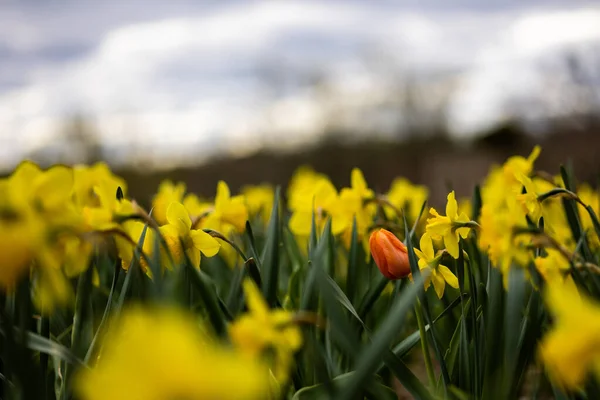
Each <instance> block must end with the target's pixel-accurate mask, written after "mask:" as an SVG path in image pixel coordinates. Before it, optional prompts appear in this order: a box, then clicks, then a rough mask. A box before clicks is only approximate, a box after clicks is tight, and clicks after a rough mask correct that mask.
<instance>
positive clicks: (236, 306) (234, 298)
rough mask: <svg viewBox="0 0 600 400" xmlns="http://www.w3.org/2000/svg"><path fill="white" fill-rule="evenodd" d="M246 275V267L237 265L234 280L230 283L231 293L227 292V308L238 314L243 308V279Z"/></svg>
mask: <svg viewBox="0 0 600 400" xmlns="http://www.w3.org/2000/svg"><path fill="white" fill-rule="evenodd" d="M245 276H246V268H244V267H235V269H234V271H233V280H232V281H231V282H230V283H229V293H228V294H227V301H226V304H227V308H228V309H229V310H230V311H231V312H232V313H233V315H236V314H237V313H238V311H239V310H240V308H241V305H242V301H241V300H242V299H243V297H244V293H243V291H242V281H243V280H244V277H245Z"/></svg>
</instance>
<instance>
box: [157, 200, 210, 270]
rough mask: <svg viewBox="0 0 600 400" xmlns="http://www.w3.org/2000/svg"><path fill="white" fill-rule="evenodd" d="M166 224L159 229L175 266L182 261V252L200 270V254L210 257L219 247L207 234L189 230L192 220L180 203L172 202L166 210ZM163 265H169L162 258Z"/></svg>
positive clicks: (167, 261) (197, 230)
mask: <svg viewBox="0 0 600 400" xmlns="http://www.w3.org/2000/svg"><path fill="white" fill-rule="evenodd" d="M167 222H168V223H167V224H166V225H163V226H161V227H160V233H161V234H162V235H163V237H164V238H165V241H166V242H167V246H168V248H169V251H170V253H171V256H172V257H173V261H174V262H175V263H176V264H180V263H182V262H183V261H184V255H183V254H184V252H185V254H186V255H187V257H188V258H189V260H190V262H191V263H192V265H193V266H194V267H196V268H200V253H201V252H202V254H204V255H205V256H207V257H212V256H214V255H215V254H217V252H218V251H219V247H221V245H220V244H219V242H217V240H216V239H215V238H213V237H212V236H210V235H209V234H208V233H206V232H204V231H202V230H199V229H191V228H192V220H191V219H190V216H189V214H188V212H187V210H186V209H185V207H184V206H183V204H181V203H177V202H172V203H171V204H169V207H168V208H167ZM163 263H164V264H165V265H170V263H169V259H168V257H164V258H163Z"/></svg>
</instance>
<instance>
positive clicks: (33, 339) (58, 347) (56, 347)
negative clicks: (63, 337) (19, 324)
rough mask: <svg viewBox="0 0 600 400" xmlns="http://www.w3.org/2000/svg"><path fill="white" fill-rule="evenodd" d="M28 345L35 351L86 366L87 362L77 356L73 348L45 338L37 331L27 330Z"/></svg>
mask: <svg viewBox="0 0 600 400" xmlns="http://www.w3.org/2000/svg"><path fill="white" fill-rule="evenodd" d="M27 347H29V349H31V350H33V351H39V352H40V353H44V354H48V355H50V356H52V357H56V358H57V359H59V360H62V361H65V362H67V363H69V364H72V365H75V366H84V365H85V363H84V362H83V361H82V360H81V359H80V358H79V357H77V355H75V354H74V353H73V352H72V351H71V350H69V349H68V348H66V347H65V346H63V345H62V344H60V343H56V342H55V341H53V340H50V339H48V338H45V337H43V336H41V335H38V334H37V333H33V332H27Z"/></svg>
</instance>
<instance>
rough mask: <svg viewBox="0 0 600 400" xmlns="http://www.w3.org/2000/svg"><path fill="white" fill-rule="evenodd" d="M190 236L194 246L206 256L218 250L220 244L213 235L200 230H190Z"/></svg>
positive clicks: (210, 255)
mask: <svg viewBox="0 0 600 400" xmlns="http://www.w3.org/2000/svg"><path fill="white" fill-rule="evenodd" d="M190 236H191V237H192V240H193V241H194V247H195V248H196V249H198V250H200V251H201V252H202V254H204V255H205V256H207V257H212V256H214V255H215V254H217V253H218V252H219V248H220V247H221V244H219V242H218V241H217V239H215V238H214V237H212V236H210V235H209V234H208V233H206V232H204V231H201V230H196V229H194V230H192V231H190Z"/></svg>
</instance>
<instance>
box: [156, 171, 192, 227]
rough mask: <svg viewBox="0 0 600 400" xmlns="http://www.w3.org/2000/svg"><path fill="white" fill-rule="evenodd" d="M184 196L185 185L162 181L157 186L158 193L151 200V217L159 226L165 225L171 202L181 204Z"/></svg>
mask: <svg viewBox="0 0 600 400" xmlns="http://www.w3.org/2000/svg"><path fill="white" fill-rule="evenodd" d="M184 194H185V183H183V182H177V183H174V182H172V181H170V180H164V181H162V182H161V183H160V185H159V186H158V192H157V193H156V195H155V196H154V198H153V199H152V217H153V218H154V219H155V220H156V222H158V223H159V224H161V225H162V224H166V223H167V222H168V221H167V208H168V207H169V205H170V204H171V203H173V202H178V203H181V202H182V201H183V195H184Z"/></svg>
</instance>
